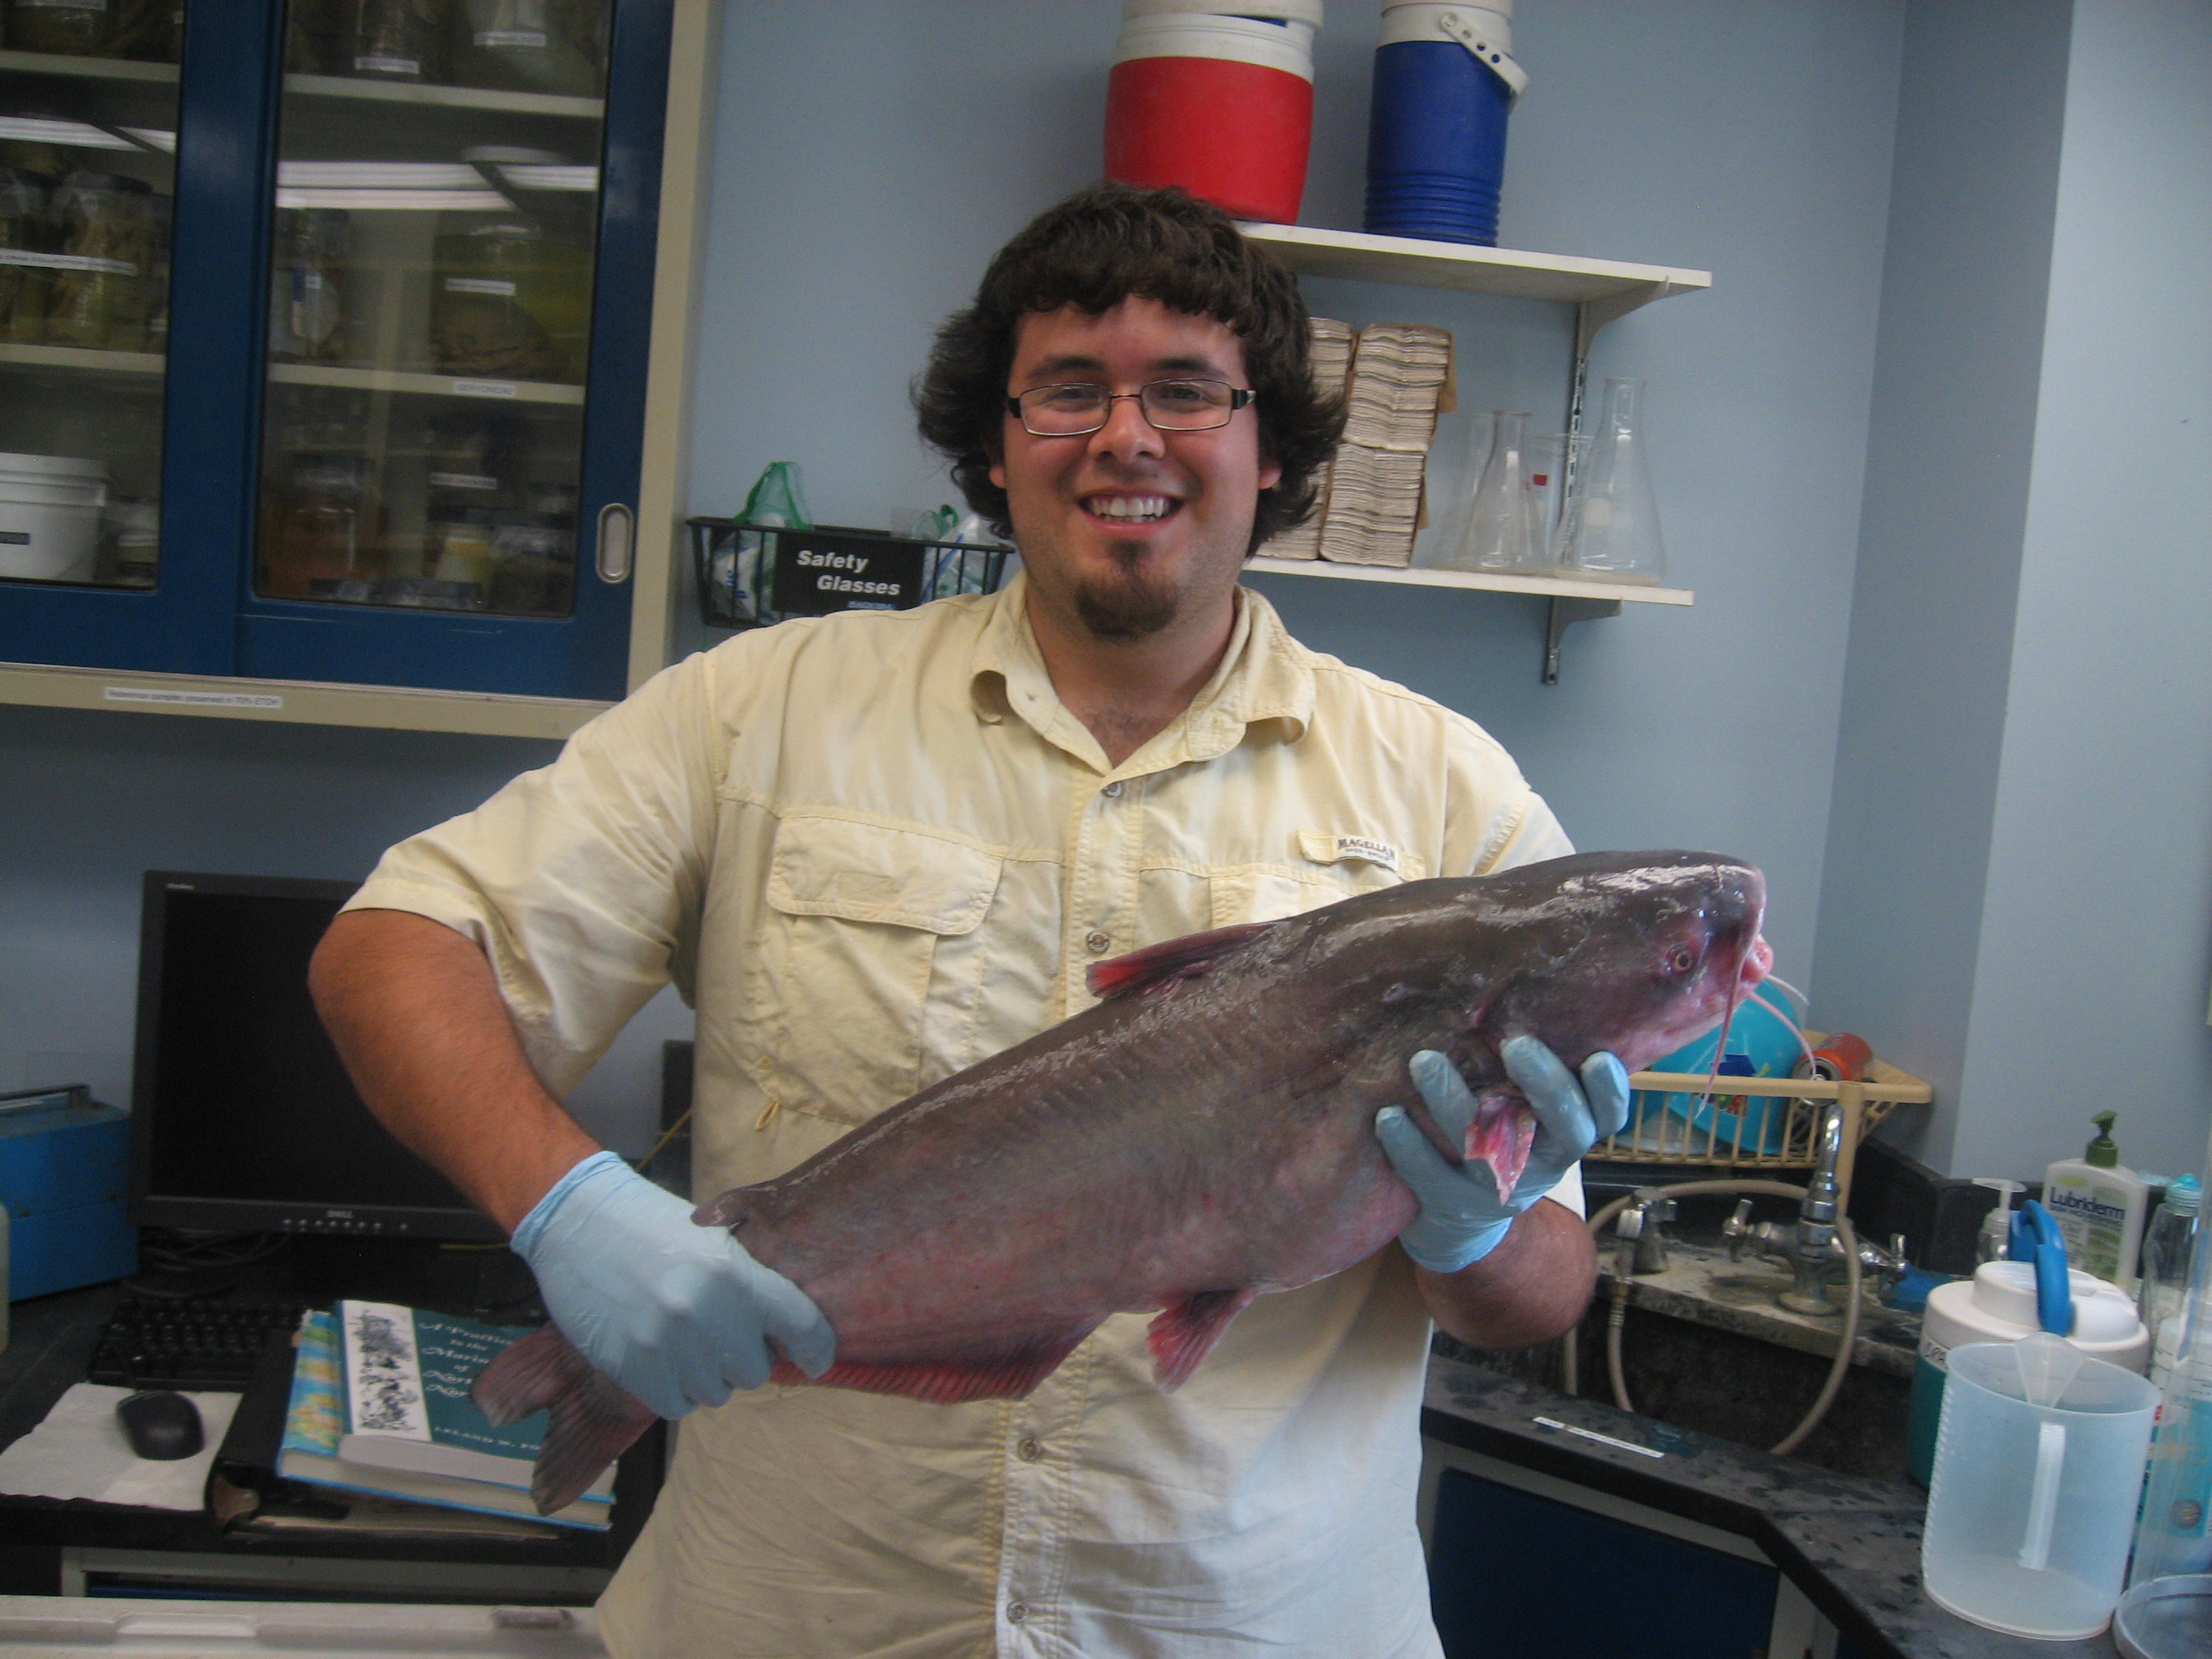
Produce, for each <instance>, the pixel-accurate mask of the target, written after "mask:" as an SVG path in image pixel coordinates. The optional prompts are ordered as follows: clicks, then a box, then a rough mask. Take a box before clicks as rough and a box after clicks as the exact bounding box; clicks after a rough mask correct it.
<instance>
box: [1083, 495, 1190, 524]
mask: <svg viewBox="0 0 2212 1659" xmlns="http://www.w3.org/2000/svg"><path fill="white" fill-rule="evenodd" d="M1172 505H1173V503H1172V502H1170V501H1169V500H1168V498H1167V497H1166V496H1164V495H1094V496H1092V497H1091V511H1092V512H1093V513H1097V515H1098V516H1099V517H1100V518H1102V519H1126V520H1140V519H1164V518H1165V517H1167V515H1168V509H1169V508H1170V507H1171V506H1172Z"/></svg>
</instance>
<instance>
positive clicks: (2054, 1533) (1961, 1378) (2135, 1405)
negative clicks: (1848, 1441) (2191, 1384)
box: [1920, 1332, 2158, 1640]
mask: <svg viewBox="0 0 2212 1659" xmlns="http://www.w3.org/2000/svg"><path fill="white" fill-rule="evenodd" d="M2157 1405H2158V1390H2157V1389H2154V1388H2152V1387H2151V1385H2150V1384H2149V1383H2148V1382H2146V1381H2145V1380H2144V1379H2143V1378H2142V1377H2140V1376H2136V1374H2135V1373H2134V1372H2133V1371H2129V1370H2122V1369H2121V1368H2120V1367H2119V1366H2118V1365H2114V1364H2108V1363H2107V1362H2106V1361H2104V1360H2101V1359H2093V1358H2089V1357H2088V1356H2087V1355H2086V1354H2084V1353H2083V1352H2081V1350H2080V1349H2079V1348H2076V1347H2075V1346H2073V1345H2072V1344H2070V1343H2068V1342H2065V1341H2063V1340H2061V1339H2059V1338H2057V1337H2055V1336H2051V1335H2049V1334H2045V1333H2042V1332H2039V1333H2037V1334H2035V1335H2033V1336H2030V1337H2025V1338H2023V1339H2021V1340H2020V1341H2017V1342H1972V1343H1968V1344H1967V1345H1966V1346H1963V1347H1958V1348H1954V1349H1952V1350H1951V1353H1950V1378H1949V1383H1948V1386H1947V1387H1946V1388H1945V1389H1944V1390H1943V1419H1942V1426H1941V1427H1940V1428H1939V1429H1938V1430H1937V1431H1936V1478H1935V1481H1934V1484H1933V1485H1932V1486H1930V1488H1929V1493H1928V1520H1927V1526H1926V1528H1925V1530H1924V1532H1923V1535H1922V1539H1921V1545H1920V1576H1921V1582H1922V1583H1923V1584H1924V1585H1925V1586H1926V1588H1927V1590H1928V1594H1929V1597H1930V1598H1931V1599H1933V1600H1934V1601H1935V1602H1936V1605H1937V1606H1939V1607H1945V1608H1948V1610H1949V1611H1951V1612H1953V1613H1957V1614H1958V1615H1959V1616H1960V1618H1961V1619H1970V1620H1972V1621H1973V1622H1974V1623H1976V1624H1978V1625H1983V1626H1987V1627H1988V1628H1990V1630H1999V1631H2003V1632H2007V1633H2008V1634H2010V1635H2014V1636H2032V1637H2039V1638H2045V1639H2047V1640H2048V1639H2057V1638H2082V1637H2089V1636H2094V1635H2095V1634H2097V1632H2100V1631H2101V1630H2103V1629H2104V1628H2105V1626H2106V1624H2107V1623H2108V1622H2109V1621H2110V1620H2111V1618H2112V1603H2113V1602H2114V1601H2118V1599H2119V1594H2120V1580H2121V1577H2122V1575H2123V1574H2124V1572H2125V1571H2126V1570H2127V1565H2128V1543H2129V1540H2130V1536H2131V1535H2132V1534H2133V1532H2134V1529H2135V1517H2136V1498H2137V1495H2138V1494H2139V1493H2140V1492H2142V1474H2143V1460H2144V1456H2145V1454H2146V1453H2147V1452H2148V1449H2149V1446H2150V1427H2151V1419H2152V1416H2153V1415H2154V1412H2155V1410H2156V1407H2157Z"/></svg>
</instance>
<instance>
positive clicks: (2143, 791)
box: [1954, 0, 2212, 1174]
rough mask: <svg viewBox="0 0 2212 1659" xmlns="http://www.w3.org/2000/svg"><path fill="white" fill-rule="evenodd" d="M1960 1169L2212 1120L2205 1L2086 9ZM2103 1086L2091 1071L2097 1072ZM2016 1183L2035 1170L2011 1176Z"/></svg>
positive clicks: (2210, 114) (2096, 3) (2194, 1159)
mask: <svg viewBox="0 0 2212 1659" xmlns="http://www.w3.org/2000/svg"><path fill="white" fill-rule="evenodd" d="M2074 13H2075V24H2074V38H2073V46H2072V54H2071V68H2070V72H2069V77H2068V82H2067V90H2066V143H2065V149H2064V153H2063V157H2062V159H2061V161H2060V164H2059V180H2058V182H2059V189H2058V213H2057V224H2056V227H2055V232H2054V235H2053V238H2052V245H2051V303H2050V314H2049V319H2048V321H2047V324H2046V325H2045V337H2044V343H2043V383H2042V388H2041V397H2040V398H2039V404H2038V413H2037V419H2036V424H2035V446H2034V472H2033V481H2032V483H2031V484H2030V486H2029V489H2028V494H2027V526H2026V534H2025V537H2024V539H2023V544H2022V551H2021V567H2020V599H2019V606H2018V611H2017V620H2016V622H2015V639H2014V646H2013V658H2012V664H2011V671H2010V673H2009V675H2008V677H2007V678H2006V680H2005V682H2004V690H2005V693H2006V698H2007V707H2006V714H2005V728H2004V744H2003V749H2002V759H2001V762H2000V765H1999V769H1998V774H1997V786H1996V803H1995V805H1996V812H1995V828H1994V834H1993V835H1992V836H1991V841H1990V875H1989V886H1988V896H1987V899H1986V902H1985V905H1984V914H1983V919H1982V927H1981V930H1980V939H1979V946H1980V956H1981V972H1980V975H1979V977H1978V982H1977V984H1976V987H1975V996H1974V1002H1973V1024H1972V1031H1971V1034H1970V1036H1969V1040H1968V1043H1967V1050H1966V1079H1965V1083H1964V1086H1963V1087H1962V1089H1961V1091H1960V1126H1959V1137H1958V1145H1957V1147H1956V1149H1955V1152H1954V1161H1955V1162H1956V1163H1957V1164H1959V1165H1960V1166H1961V1167H1966V1166H1972V1169H1973V1170H1975V1171H1977V1172H1979V1171H1980V1170H1984V1169H1985V1168H1990V1167H1995V1166H1998V1165H2004V1164H2008V1161H2018V1160H2019V1159H2020V1158H2021V1152H2022V1151H2023V1150H2024V1149H2025V1148H2027V1147H2030V1146H2032V1147H2034V1148H2037V1149H2042V1148H2046V1147H2047V1148H2049V1151H2048V1152H2047V1153H2045V1152H2040V1151H2039V1152H2038V1155H2037V1157H2036V1158H2034V1159H2033V1162H2035V1163H2037V1164H2040V1163H2042V1162H2043V1161H2044V1160H2045V1158H2046V1157H2061V1156H2072V1155H2074V1154H2075V1153H2076V1152H2078V1151H2079V1148H2080V1144H2081V1142H2082V1141H2083V1140H2084V1139H2086V1138H2087V1135H2088V1134H2089V1133H2092V1132H2091V1131H2090V1130H2089V1128H2088V1127H2087V1121H2086V1120H2087V1116H2088V1115H2089V1114H2090V1113H2091V1112H2092V1111H2094V1110H2096V1109H2099V1108H2100V1107H2107V1106H2109V1107H2112V1108H2114V1109H2117V1110H2118V1112H2119V1113H2120V1126H2119V1128H2118V1131H2117V1132H2116V1133H2117V1134H2118V1138H2119V1141H2120V1146H2121V1152H2122V1156H2123V1157H2124V1158H2125V1159H2126V1160H2127V1161H2128V1162H2129V1163H2131V1164H2136V1165H2137V1166H2138V1167H2140V1168H2144V1169H2150V1170H2165V1171H2173V1170H2198V1169H2202V1167H2203V1164H2202V1159H2203V1157H2204V1155H2205V1131H2206V1127H2207V1124H2208V1122H2212V1031H2208V1030H2207V1029H2206V1027H2205V1023H2204V1017H2205V986H2206V980H2207V975H2208V971H2212V757H2208V750H2207V744H2206V740H2205V739H2206V733H2207V732H2212V648H2208V647H2209V646H2212V631H2208V626H2207V618H2208V617H2212V307H2208V306H2207V305H2206V303H2205V302H2204V299H2203V294H2202V292H2201V289H2202V288H2203V273H2205V272H2206V271H2208V270H2212V82H2208V80H2207V76H2206V69H2207V66H2208V65H2212V3H2206V0H2160V3H2158V4H2143V3H2141V0H2075V8H2074ZM2089 1078H2093V1079H2095V1081H2094V1082H2089V1081H2087V1079H2089ZM2000 1172H2001V1173H2005V1174H2017V1173H2019V1171H2018V1170H2015V1169H2013V1168H2010V1167H2004V1168H2002V1169H2001V1170H2000Z"/></svg>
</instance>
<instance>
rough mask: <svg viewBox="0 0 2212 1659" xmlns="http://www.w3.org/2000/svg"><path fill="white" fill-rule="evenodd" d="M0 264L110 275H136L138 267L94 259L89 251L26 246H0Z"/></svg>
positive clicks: (115, 261) (126, 263)
mask: <svg viewBox="0 0 2212 1659" xmlns="http://www.w3.org/2000/svg"><path fill="white" fill-rule="evenodd" d="M0 265H36V266H37V267H38V268H39V269H40V270H97V271H103V272H105V273H106V274H107V275H108V276H137V274H138V267H137V266H136V265H134V264H129V263H128V262H126V261H125V260H122V259H95V258H93V257H92V255H90V254H89V253H34V252H32V251H31V250H30V249H29V248H27V247H0Z"/></svg>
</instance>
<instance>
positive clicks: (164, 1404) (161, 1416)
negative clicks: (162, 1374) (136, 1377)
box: [115, 1389, 207, 1463]
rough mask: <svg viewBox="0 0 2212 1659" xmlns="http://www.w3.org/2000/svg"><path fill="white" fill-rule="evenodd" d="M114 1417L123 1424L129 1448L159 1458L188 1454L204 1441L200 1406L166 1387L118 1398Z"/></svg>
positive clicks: (159, 1459) (199, 1446) (166, 1460)
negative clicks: (121, 1398)
mask: <svg viewBox="0 0 2212 1659" xmlns="http://www.w3.org/2000/svg"><path fill="white" fill-rule="evenodd" d="M115 1420H116V1421H117V1422H118V1423H120V1424H121V1425H123V1437H124V1438H125V1440H128V1441H129V1442H130V1443H131V1450H132V1451H134V1452H136V1453H137V1455H139V1456H141V1457H149V1458H152V1459H154V1460H155V1461H156V1462H164V1463H167V1462H173V1461H174V1460H176V1459H177V1458H179V1457H190V1456H191V1455H192V1454H193V1453H194V1452H196V1451H197V1450H199V1449H200V1448H201V1447H203V1446H204V1445H206V1444H207V1435H206V1433H205V1432H204V1431H203V1430H202V1429H201V1427H200V1408H199V1407H197V1406H195V1405H194V1404H192V1402H191V1401H189V1400H187V1399H185V1396H184V1395H180V1394H174V1393H172V1392H171V1391H169V1390H168V1389H160V1390H158V1391H156V1392H155V1393H152V1394H134V1395H130V1396H129V1397H128V1398H126V1399H124V1400H121V1401H117V1402H116V1407H115Z"/></svg>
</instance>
